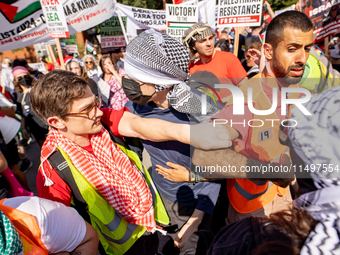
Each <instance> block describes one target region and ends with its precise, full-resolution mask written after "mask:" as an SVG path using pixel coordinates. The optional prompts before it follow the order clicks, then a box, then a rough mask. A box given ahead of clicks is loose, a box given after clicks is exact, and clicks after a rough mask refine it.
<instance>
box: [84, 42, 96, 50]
mask: <svg viewBox="0 0 340 255" xmlns="http://www.w3.org/2000/svg"><path fill="white" fill-rule="evenodd" d="M85 47H86V50H87V51H88V52H93V50H94V47H93V44H92V43H90V42H89V41H88V40H86V44H85Z"/></svg>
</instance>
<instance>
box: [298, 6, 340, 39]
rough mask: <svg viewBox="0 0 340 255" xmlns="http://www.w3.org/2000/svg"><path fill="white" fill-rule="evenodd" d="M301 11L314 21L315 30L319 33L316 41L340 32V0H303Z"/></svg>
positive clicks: (315, 32)
mask: <svg viewBox="0 0 340 255" xmlns="http://www.w3.org/2000/svg"><path fill="white" fill-rule="evenodd" d="M300 6H301V11H302V12H304V13H305V14H306V15H307V16H308V17H309V18H310V19H311V21H312V23H313V30H314V31H313V32H314V34H316V35H317V37H316V40H315V41H316V42H320V41H323V40H324V39H325V38H326V37H327V36H330V35H334V34H337V33H340V1H339V0H324V1H319V0H302V1H300Z"/></svg>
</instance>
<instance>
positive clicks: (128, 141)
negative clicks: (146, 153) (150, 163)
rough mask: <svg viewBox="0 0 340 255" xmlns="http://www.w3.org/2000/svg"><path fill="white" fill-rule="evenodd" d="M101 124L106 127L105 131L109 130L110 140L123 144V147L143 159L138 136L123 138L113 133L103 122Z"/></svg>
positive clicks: (142, 147)
mask: <svg viewBox="0 0 340 255" xmlns="http://www.w3.org/2000/svg"><path fill="white" fill-rule="evenodd" d="M102 125H103V127H104V128H105V129H106V131H107V132H109V134H110V137H111V140H112V141H113V142H114V143H116V144H119V145H121V146H123V147H124V148H127V149H129V150H132V151H134V152H136V154H137V155H138V156H139V159H140V160H141V161H143V154H142V152H143V149H144V146H143V144H142V142H141V140H140V139H139V138H136V137H124V138H123V137H119V136H116V135H115V134H113V132H112V131H111V129H110V128H109V127H108V126H107V125H105V124H104V123H103V122H102Z"/></svg>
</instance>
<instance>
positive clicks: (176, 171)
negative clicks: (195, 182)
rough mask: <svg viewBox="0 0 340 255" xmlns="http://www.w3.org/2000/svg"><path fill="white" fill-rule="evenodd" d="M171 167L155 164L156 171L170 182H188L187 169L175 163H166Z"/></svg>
mask: <svg viewBox="0 0 340 255" xmlns="http://www.w3.org/2000/svg"><path fill="white" fill-rule="evenodd" d="M166 164H167V165H168V166H169V167H171V168H165V167H163V166H160V165H156V171H157V172H158V173H159V174H160V175H162V176H163V177H164V178H165V179H167V180H169V181H172V182H188V181H189V174H190V172H189V170H187V169H186V168H185V167H183V166H181V165H177V164H174V163H171V162H167V163H166Z"/></svg>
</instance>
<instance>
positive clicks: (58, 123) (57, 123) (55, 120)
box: [47, 116, 66, 129]
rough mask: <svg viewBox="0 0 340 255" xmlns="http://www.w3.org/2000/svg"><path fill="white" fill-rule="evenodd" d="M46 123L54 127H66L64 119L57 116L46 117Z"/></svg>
mask: <svg viewBox="0 0 340 255" xmlns="http://www.w3.org/2000/svg"><path fill="white" fill-rule="evenodd" d="M47 124H48V125H50V126H51V127H54V128H56V129H64V128H65V127H66V126H65V121H64V120H62V119H60V118H59V117H57V116H52V117H48V118H47Z"/></svg>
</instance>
